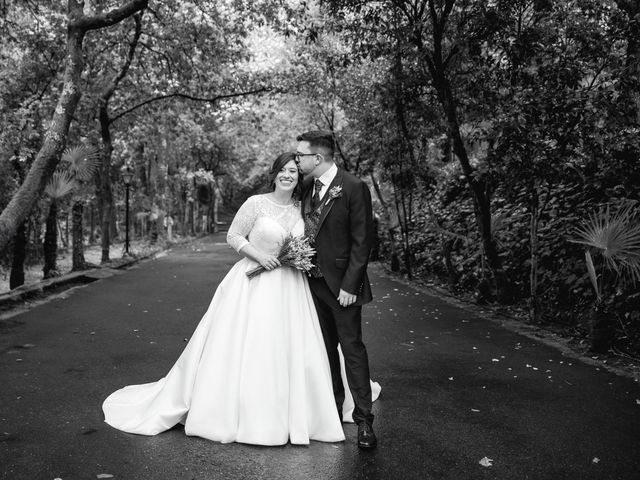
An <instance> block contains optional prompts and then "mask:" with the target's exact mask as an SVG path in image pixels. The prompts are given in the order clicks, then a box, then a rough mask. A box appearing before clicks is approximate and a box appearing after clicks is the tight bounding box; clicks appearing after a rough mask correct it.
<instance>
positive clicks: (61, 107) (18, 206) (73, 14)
mask: <svg viewBox="0 0 640 480" xmlns="http://www.w3.org/2000/svg"><path fill="white" fill-rule="evenodd" d="M147 4H148V0H131V1H130V2H128V3H126V4H125V5H123V6H122V7H119V8H115V9H113V10H111V11H108V12H105V13H101V14H96V15H85V13H84V1H83V0H68V3H67V42H66V60H65V61H66V66H65V72H64V77H63V88H62V92H61V94H60V97H59V99H58V102H57V106H56V109H55V112H54V114H53V117H52V120H51V124H50V127H49V128H48V130H47V132H46V134H45V138H44V143H43V144H42V147H41V148H40V150H39V151H38V153H37V155H36V157H35V160H34V162H33V164H32V165H31V168H30V169H29V172H28V173H27V175H26V178H25V181H24V182H23V184H22V185H21V186H20V188H19V189H18V191H17V192H16V193H15V195H14V196H13V197H12V199H11V201H10V202H9V204H8V205H7V206H6V207H5V208H4V209H3V211H2V213H1V214H0V251H2V250H4V249H5V248H6V246H7V244H8V243H9V241H10V239H11V238H12V237H13V235H14V234H15V232H16V230H17V228H18V227H19V225H21V224H22V222H23V221H24V220H25V218H26V217H27V215H28V214H29V212H30V211H31V208H32V206H33V204H34V203H35V201H36V200H37V199H38V197H39V196H40V194H41V192H42V190H43V189H44V186H45V184H46V182H47V181H48V179H49V178H50V176H51V175H52V174H53V171H54V170H55V167H56V165H57V164H58V162H59V160H60V155H61V154H62V151H63V150H64V147H65V144H66V140H67V135H68V132H69V125H70V124H71V120H72V118H73V113H74V111H75V109H76V106H77V105H78V101H79V100H80V97H81V94H82V90H81V89H82V86H81V74H82V70H83V66H84V60H83V41H84V38H85V35H86V34H87V33H88V32H90V31H92V30H99V29H102V28H106V27H110V26H112V25H115V24H117V23H119V22H121V21H122V20H124V19H125V18H128V17H130V16H131V15H134V14H135V13H136V12H138V11H140V10H142V9H144V8H146V7H147Z"/></svg>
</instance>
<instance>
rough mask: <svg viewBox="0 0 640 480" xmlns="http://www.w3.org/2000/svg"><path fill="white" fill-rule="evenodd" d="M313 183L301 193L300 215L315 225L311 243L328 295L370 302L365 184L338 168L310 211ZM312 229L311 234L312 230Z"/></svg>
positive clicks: (369, 226) (369, 221) (369, 224)
mask: <svg viewBox="0 0 640 480" xmlns="http://www.w3.org/2000/svg"><path fill="white" fill-rule="evenodd" d="M312 196H313V181H307V182H305V183H304V185H303V191H302V216H303V218H304V219H305V223H310V224H313V222H310V218H311V216H312V215H315V218H314V219H313V220H314V222H315V225H314V228H313V229H312V233H311V235H312V238H310V240H311V242H312V243H313V244H314V246H315V248H316V252H317V254H316V262H315V263H316V265H317V266H318V267H319V269H320V271H321V272H322V275H323V276H324V279H325V281H326V282H327V285H328V286H329V289H330V290H331V292H332V293H333V294H334V295H335V296H336V298H337V297H338V294H339V293H340V289H342V290H344V291H345V292H349V293H352V294H356V295H357V300H356V303H355V305H362V304H364V303H367V302H370V301H371V300H372V295H371V285H370V283H369V277H368V276H367V264H368V262H369V253H370V251H371V246H372V239H373V213H372V207H371V193H370V192H369V187H368V186H367V184H366V183H364V182H363V181H362V180H360V179H359V178H358V177H356V176H354V175H352V174H350V173H348V172H346V171H345V170H343V169H341V168H338V173H337V174H336V176H335V178H334V180H333V182H331V185H329V187H328V189H327V192H326V193H325V195H324V197H323V198H322V201H321V202H320V205H319V206H318V207H317V209H316V210H315V211H314V209H312V208H311V197H312ZM313 230H315V231H313Z"/></svg>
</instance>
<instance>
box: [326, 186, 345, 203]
mask: <svg viewBox="0 0 640 480" xmlns="http://www.w3.org/2000/svg"><path fill="white" fill-rule="evenodd" d="M328 195H329V200H334V199H336V198H338V197H341V196H342V185H338V186H336V187H333V188H332V189H331V190H329V193H328Z"/></svg>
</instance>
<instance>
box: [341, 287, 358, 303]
mask: <svg viewBox="0 0 640 480" xmlns="http://www.w3.org/2000/svg"><path fill="white" fill-rule="evenodd" d="M338 303H339V304H340V305H341V306H343V307H348V306H349V305H353V304H354V303H356V296H355V295H353V294H352V293H349V292H345V291H344V290H342V289H340V294H339V295H338Z"/></svg>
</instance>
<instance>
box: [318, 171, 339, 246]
mask: <svg viewBox="0 0 640 480" xmlns="http://www.w3.org/2000/svg"><path fill="white" fill-rule="evenodd" d="M334 187H342V171H341V170H340V169H338V173H336V176H335V177H334V178H333V181H332V182H331V184H330V185H329V188H327V191H326V193H325V194H324V197H322V202H320V206H319V207H318V208H321V209H322V210H321V212H320V219H319V220H318V228H317V230H316V236H317V235H318V232H319V231H320V228H322V223H323V222H324V220H325V218H327V215H329V212H330V211H331V208H332V207H333V204H334V203H335V200H336V199H335V198H331V197H330V195H329V192H330V191H331V189H332V188H334Z"/></svg>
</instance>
